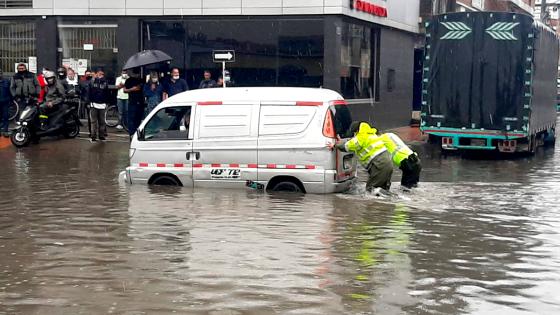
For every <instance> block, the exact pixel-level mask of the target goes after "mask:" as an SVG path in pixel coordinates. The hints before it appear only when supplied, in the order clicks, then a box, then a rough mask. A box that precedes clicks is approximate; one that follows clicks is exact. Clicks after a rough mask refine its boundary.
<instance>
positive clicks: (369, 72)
mask: <svg viewBox="0 0 560 315" xmlns="http://www.w3.org/2000/svg"><path fill="white" fill-rule="evenodd" d="M378 40H379V31H378V29H375V28H371V27H369V26H363V25H358V24H351V23H346V24H345V26H344V28H343V30H342V51H341V69H340V70H341V71H340V72H341V73H340V75H341V80H340V89H341V92H342V95H343V96H344V97H345V98H350V99H365V98H368V99H374V100H376V101H377V100H378V87H377V79H376V77H375V73H378V68H377V67H378V63H377V60H378V54H379V49H377V45H378Z"/></svg>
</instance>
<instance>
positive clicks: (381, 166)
mask: <svg viewBox="0 0 560 315" xmlns="http://www.w3.org/2000/svg"><path fill="white" fill-rule="evenodd" d="M367 171H368V173H369V178H368V181H367V184H366V189H367V191H370V192H371V191H372V190H373V189H374V188H383V189H385V190H389V188H391V176H392V175H393V161H392V160H391V154H389V152H387V151H385V152H383V153H381V154H379V155H378V156H376V157H374V158H373V160H372V161H371V162H370V163H369V165H368V168H367Z"/></svg>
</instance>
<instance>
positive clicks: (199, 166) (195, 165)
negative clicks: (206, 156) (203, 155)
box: [192, 164, 202, 168]
mask: <svg viewBox="0 0 560 315" xmlns="http://www.w3.org/2000/svg"><path fill="white" fill-rule="evenodd" d="M192 167H195V168H201V167H202V164H193V165H192Z"/></svg>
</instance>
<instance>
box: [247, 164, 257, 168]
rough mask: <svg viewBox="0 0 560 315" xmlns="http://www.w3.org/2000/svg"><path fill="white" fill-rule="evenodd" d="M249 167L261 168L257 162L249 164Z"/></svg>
mask: <svg viewBox="0 0 560 315" xmlns="http://www.w3.org/2000/svg"><path fill="white" fill-rule="evenodd" d="M247 166H248V167H249V168H259V166H258V165H257V164H249V165H247Z"/></svg>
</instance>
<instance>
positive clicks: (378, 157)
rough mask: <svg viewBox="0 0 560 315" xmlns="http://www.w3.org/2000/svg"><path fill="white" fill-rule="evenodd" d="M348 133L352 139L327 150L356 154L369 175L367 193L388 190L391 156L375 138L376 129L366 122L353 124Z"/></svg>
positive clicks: (339, 142) (379, 140) (391, 170)
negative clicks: (375, 190) (376, 189)
mask: <svg viewBox="0 0 560 315" xmlns="http://www.w3.org/2000/svg"><path fill="white" fill-rule="evenodd" d="M350 132H351V133H352V134H354V137H353V138H351V139H349V140H342V141H338V142H337V143H336V144H329V148H331V149H333V148H335V147H336V148H337V149H339V150H341V151H343V152H353V153H355V154H356V156H357V157H358V159H359V160H360V163H361V164H362V166H363V167H364V168H365V169H366V170H367V171H368V173H369V179H368V181H367V185H366V189H367V190H368V191H372V190H373V189H374V188H383V189H385V190H389V188H390V187H391V176H392V175H393V165H392V162H391V155H390V154H389V152H388V151H387V148H386V147H385V145H384V144H383V141H382V140H381V139H380V138H379V137H378V136H377V129H375V128H372V127H371V126H370V125H369V124H368V123H366V122H353V123H352V125H350Z"/></svg>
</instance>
